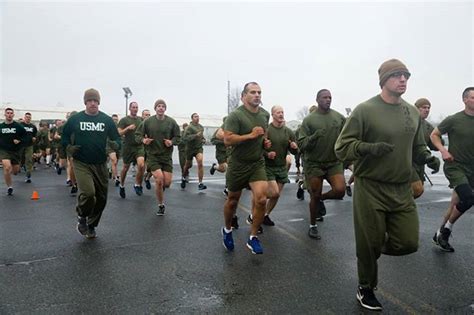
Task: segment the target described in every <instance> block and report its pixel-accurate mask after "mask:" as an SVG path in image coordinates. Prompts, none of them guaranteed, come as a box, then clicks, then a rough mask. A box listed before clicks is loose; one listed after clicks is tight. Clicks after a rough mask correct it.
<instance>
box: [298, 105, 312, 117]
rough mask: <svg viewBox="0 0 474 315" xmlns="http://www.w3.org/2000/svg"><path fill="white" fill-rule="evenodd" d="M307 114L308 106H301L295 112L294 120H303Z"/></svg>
mask: <svg viewBox="0 0 474 315" xmlns="http://www.w3.org/2000/svg"><path fill="white" fill-rule="evenodd" d="M308 114H309V106H303V107H301V108H300V109H299V110H298V111H297V112H296V119H298V120H303V119H304V118H305V117H306V116H307V115H308Z"/></svg>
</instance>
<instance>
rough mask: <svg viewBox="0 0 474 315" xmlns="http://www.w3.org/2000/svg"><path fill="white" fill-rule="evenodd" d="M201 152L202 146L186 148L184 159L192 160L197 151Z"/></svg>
mask: <svg viewBox="0 0 474 315" xmlns="http://www.w3.org/2000/svg"><path fill="white" fill-rule="evenodd" d="M202 152H203V149H202V148H200V149H197V150H193V151H190V150H186V161H192V160H193V157H195V156H196V155H198V154H199V153H202Z"/></svg>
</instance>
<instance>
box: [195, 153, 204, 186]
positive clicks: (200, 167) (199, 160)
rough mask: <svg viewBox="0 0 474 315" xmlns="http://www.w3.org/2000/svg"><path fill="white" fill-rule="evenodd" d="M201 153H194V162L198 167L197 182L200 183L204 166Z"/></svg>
mask: <svg viewBox="0 0 474 315" xmlns="http://www.w3.org/2000/svg"><path fill="white" fill-rule="evenodd" d="M202 159H203V155H202V153H198V154H196V163H197V167H198V180H199V183H202V179H203V178H204V167H203V163H202Z"/></svg>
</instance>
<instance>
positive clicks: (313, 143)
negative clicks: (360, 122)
mask: <svg viewBox="0 0 474 315" xmlns="http://www.w3.org/2000/svg"><path fill="white" fill-rule="evenodd" d="M345 121H346V118H345V117H344V116H342V115H341V114H340V113H338V112H336V111H335V110H333V109H329V112H327V113H321V112H319V110H315V111H314V112H312V113H311V114H309V115H308V116H306V117H305V119H303V123H302V124H301V128H300V131H299V137H298V146H299V148H300V151H301V152H302V153H303V154H304V160H305V161H309V162H317V163H327V162H335V161H337V157H336V154H335V153H334V144H335V143H336V140H337V137H338V136H339V133H340V132H341V130H342V127H343V126H344V123H345ZM318 130H324V131H325V134H324V135H323V136H321V137H318V138H315V136H314V133H315V132H316V131H318Z"/></svg>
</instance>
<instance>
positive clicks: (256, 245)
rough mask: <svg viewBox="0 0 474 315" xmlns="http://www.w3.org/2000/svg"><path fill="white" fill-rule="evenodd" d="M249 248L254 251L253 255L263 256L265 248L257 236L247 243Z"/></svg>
mask: <svg viewBox="0 0 474 315" xmlns="http://www.w3.org/2000/svg"><path fill="white" fill-rule="evenodd" d="M247 247H248V248H249V249H250V250H251V251H252V254H263V248H262V246H260V241H259V240H258V238H257V237H256V236H254V237H252V238H251V239H250V240H249V241H248V242H247Z"/></svg>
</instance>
